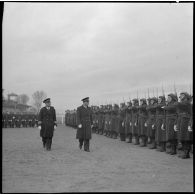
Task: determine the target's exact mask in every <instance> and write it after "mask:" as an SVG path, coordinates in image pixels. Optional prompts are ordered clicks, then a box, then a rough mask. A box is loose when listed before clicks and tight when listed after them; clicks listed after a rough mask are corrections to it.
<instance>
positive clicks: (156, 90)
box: [156, 87, 158, 98]
mask: <svg viewBox="0 0 195 195" xmlns="http://www.w3.org/2000/svg"><path fill="white" fill-rule="evenodd" d="M156 93H157V98H158V87H157V88H156Z"/></svg>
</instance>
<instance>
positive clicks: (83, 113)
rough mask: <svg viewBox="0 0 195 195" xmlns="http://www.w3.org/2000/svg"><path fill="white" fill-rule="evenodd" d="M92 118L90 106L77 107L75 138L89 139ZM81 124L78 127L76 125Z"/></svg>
mask: <svg viewBox="0 0 195 195" xmlns="http://www.w3.org/2000/svg"><path fill="white" fill-rule="evenodd" d="M92 123H93V120H92V111H91V108H90V107H87V108H85V107H84V106H80V107H78V108H77V134H76V138H77V139H91V125H92ZM80 124H81V125H82V127H81V128H78V125H80Z"/></svg>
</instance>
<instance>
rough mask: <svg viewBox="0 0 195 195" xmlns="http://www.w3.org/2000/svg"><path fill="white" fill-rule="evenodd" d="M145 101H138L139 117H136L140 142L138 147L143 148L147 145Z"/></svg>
mask: <svg viewBox="0 0 195 195" xmlns="http://www.w3.org/2000/svg"><path fill="white" fill-rule="evenodd" d="M146 106H147V103H146V99H144V98H142V99H140V106H139V107H138V110H139V116H138V135H139V140H140V146H142V147H144V146H146V144H147V127H146V124H145V123H146V121H147V111H146Z"/></svg>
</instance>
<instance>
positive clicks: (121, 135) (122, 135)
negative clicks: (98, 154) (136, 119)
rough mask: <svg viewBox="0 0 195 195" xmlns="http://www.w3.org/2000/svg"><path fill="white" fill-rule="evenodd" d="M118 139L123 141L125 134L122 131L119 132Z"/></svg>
mask: <svg viewBox="0 0 195 195" xmlns="http://www.w3.org/2000/svg"><path fill="white" fill-rule="evenodd" d="M120 140H121V141H125V140H126V139H125V134H124V133H120Z"/></svg>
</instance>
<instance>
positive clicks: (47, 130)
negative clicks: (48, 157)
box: [38, 106, 56, 138]
mask: <svg viewBox="0 0 195 195" xmlns="http://www.w3.org/2000/svg"><path fill="white" fill-rule="evenodd" d="M38 121H39V124H41V130H40V136H41V137H45V138H51V137H53V131H54V125H55V122H56V111H55V109H54V107H53V106H50V109H49V110H48V109H47V108H46V107H43V108H41V110H40V112H39V116H38Z"/></svg>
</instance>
